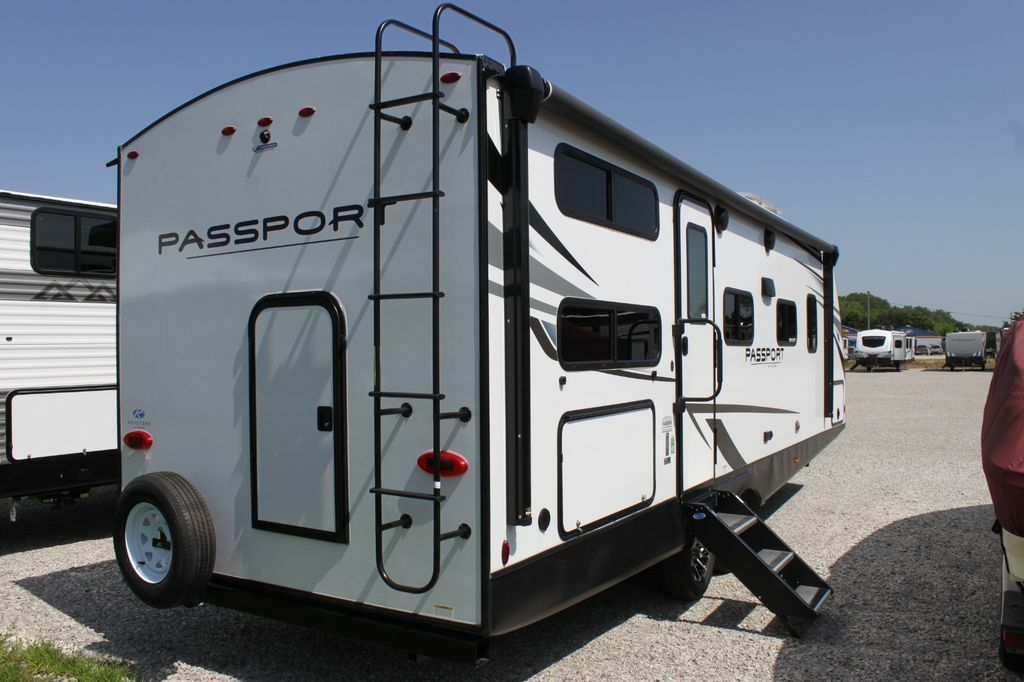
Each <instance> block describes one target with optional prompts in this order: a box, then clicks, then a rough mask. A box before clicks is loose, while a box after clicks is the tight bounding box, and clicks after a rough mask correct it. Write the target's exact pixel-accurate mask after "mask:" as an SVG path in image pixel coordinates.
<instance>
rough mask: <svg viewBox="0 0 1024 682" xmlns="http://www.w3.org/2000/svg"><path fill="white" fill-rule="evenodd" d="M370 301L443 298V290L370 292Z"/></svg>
mask: <svg viewBox="0 0 1024 682" xmlns="http://www.w3.org/2000/svg"><path fill="white" fill-rule="evenodd" d="M367 298H368V299H370V300H371V301H393V300H396V299H401V298H444V292H443V291H415V292H410V293H405V294H370V295H369V296H367Z"/></svg>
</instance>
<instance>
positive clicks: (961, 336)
mask: <svg viewBox="0 0 1024 682" xmlns="http://www.w3.org/2000/svg"><path fill="white" fill-rule="evenodd" d="M993 336H994V334H993ZM987 344H988V334H986V333H985V332H982V331H977V332H950V333H949V334H946V364H945V366H946V367H948V368H949V369H950V370H953V369H956V368H957V367H977V368H978V369H981V370H984V369H985V362H986V346H987Z"/></svg>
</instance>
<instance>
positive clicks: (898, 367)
mask: <svg viewBox="0 0 1024 682" xmlns="http://www.w3.org/2000/svg"><path fill="white" fill-rule="evenodd" d="M896 371H897V372H898V371H900V363H898V362H897V363H896Z"/></svg>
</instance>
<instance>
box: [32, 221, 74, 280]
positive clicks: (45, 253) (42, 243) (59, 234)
mask: <svg viewBox="0 0 1024 682" xmlns="http://www.w3.org/2000/svg"><path fill="white" fill-rule="evenodd" d="M32 239H33V249H32V261H33V265H34V266H35V268H36V270H38V271H40V272H44V271H45V272H51V273H60V274H64V273H67V274H74V273H75V217H74V216H71V215H64V214H62V213H42V212H37V213H36V214H35V215H34V216H33V219H32Z"/></svg>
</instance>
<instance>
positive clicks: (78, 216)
mask: <svg viewBox="0 0 1024 682" xmlns="http://www.w3.org/2000/svg"><path fill="white" fill-rule="evenodd" d="M43 214H46V215H57V216H66V217H69V218H73V219H74V221H75V228H74V233H75V246H74V258H75V268H74V270H73V271H70V272H69V271H66V270H56V269H49V268H46V267H41V266H40V265H39V264H38V262H37V259H36V255H37V250H38V248H39V245H38V244H37V241H36V222H37V220H38V216H40V215H43ZM83 218H86V219H92V220H103V221H110V222H111V223H113V225H114V270H113V272H95V271H83V270H82V219H83ZM118 236H119V235H118V225H117V215H116V214H114V213H103V212H102V211H89V210H78V209H68V208H62V207H54V206H41V207H39V208H37V209H36V210H34V211H32V215H31V217H30V218H29V263H30V264H31V266H32V270H33V271H34V272H36V273H37V274H40V275H47V276H50V277H76V278H82V279H116V278H117V265H118V263H117V257H118V251H119V249H118V244H117V238H118Z"/></svg>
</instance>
